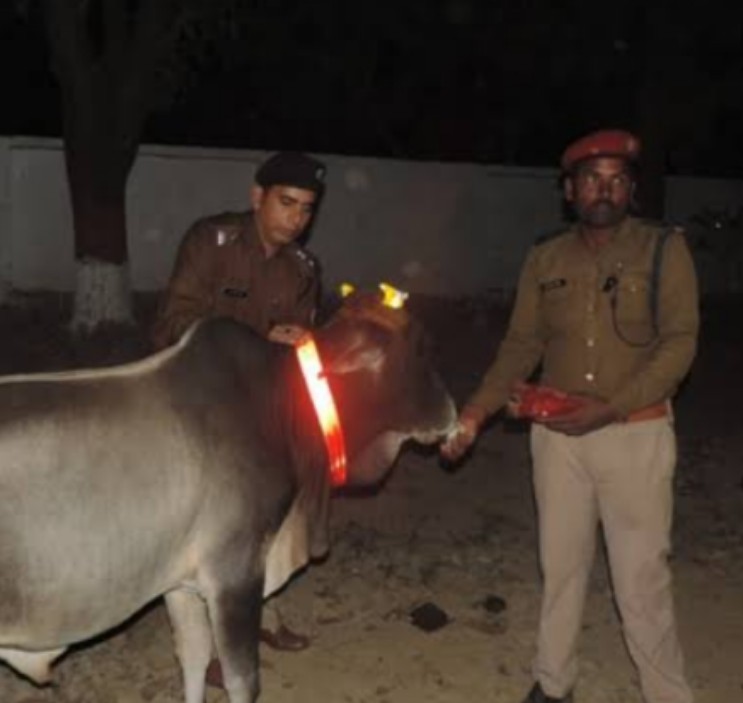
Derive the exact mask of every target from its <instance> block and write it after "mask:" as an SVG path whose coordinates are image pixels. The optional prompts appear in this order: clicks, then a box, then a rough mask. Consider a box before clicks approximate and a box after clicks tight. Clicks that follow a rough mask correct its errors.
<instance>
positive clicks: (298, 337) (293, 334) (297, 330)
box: [268, 325, 309, 346]
mask: <svg viewBox="0 0 743 703" xmlns="http://www.w3.org/2000/svg"><path fill="white" fill-rule="evenodd" d="M308 334H309V332H308V331H307V330H306V329H305V328H304V327H302V326H301V325H274V326H273V327H272V328H271V329H270V330H269V332H268V339H269V340H270V341H271V342H278V343H279V344H288V345H290V346H296V345H297V344H299V343H300V342H301V341H302V340H303V339H304V338H305V337H306V336H307V335H308Z"/></svg>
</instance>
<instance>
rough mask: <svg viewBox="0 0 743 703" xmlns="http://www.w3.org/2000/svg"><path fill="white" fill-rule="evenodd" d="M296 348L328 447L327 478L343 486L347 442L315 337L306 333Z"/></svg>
mask: <svg viewBox="0 0 743 703" xmlns="http://www.w3.org/2000/svg"><path fill="white" fill-rule="evenodd" d="M295 351H296V354H297V360H298V361H299V367H300V368H301V369H302V376H304V382H305V384H306V385H307V390H308V391H309V394H310V398H312V406H313V407H314V408H315V414H316V415H317V419H318V420H319V422H320V427H321V428H322V435H323V438H324V439H325V448H326V449H327V450H328V459H329V461H330V482H331V484H332V485H333V486H343V485H344V484H345V483H346V478H347V462H346V442H345V440H344V438H343V428H342V427H341V422H340V419H339V418H338V411H337V410H336V408H335V401H334V400H333V394H332V392H331V391H330V386H329V385H328V381H327V379H326V378H325V374H324V370H323V366H322V361H321V360H320V354H319V353H318V351H317V345H316V344H315V340H314V338H313V337H312V336H311V335H308V336H307V337H306V338H305V339H304V341H302V342H301V343H300V344H298V345H297V346H296V347H295Z"/></svg>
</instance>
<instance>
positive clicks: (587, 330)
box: [469, 218, 699, 416]
mask: <svg viewBox="0 0 743 703" xmlns="http://www.w3.org/2000/svg"><path fill="white" fill-rule="evenodd" d="M661 232H662V228H661V227H659V226H657V225H653V224H650V223H647V222H645V221H642V220H638V219H635V218H627V219H626V220H625V221H624V222H623V223H622V224H621V225H620V226H619V227H618V228H617V230H616V231H615V232H614V233H613V235H612V238H611V240H610V241H609V242H608V243H607V244H606V246H604V247H603V248H602V249H601V250H600V251H599V252H598V253H594V252H592V251H591V250H589V248H588V247H587V246H586V244H585V243H584V241H583V239H582V237H581V235H580V233H579V231H578V229H577V227H574V228H571V229H569V230H567V231H566V232H564V233H563V234H561V235H559V236H558V237H555V238H553V239H550V240H548V241H546V242H544V243H542V244H539V245H537V246H535V247H533V248H532V250H531V251H530V252H529V254H528V256H527V259H526V262H525V264H524V267H523V269H522V271H521V275H520V279H519V284H518V291H517V295H516V302H515V305H514V309H513V312H512V315H511V320H510V323H509V328H508V331H507V334H506V337H505V339H504V340H503V342H502V344H501V346H500V348H499V350H498V354H497V356H496V359H495V361H494V362H493V364H492V366H491V367H490V369H489V370H488V372H487V373H486V374H485V377H484V378H483V381H482V384H481V385H480V387H479V388H478V389H477V391H476V392H475V393H474V395H473V396H472V398H471V399H470V401H469V402H470V403H471V404H473V405H477V406H479V407H481V408H483V409H485V410H486V411H487V412H489V413H492V412H495V411H496V410H498V409H499V408H500V407H502V406H503V405H504V404H505V402H506V401H507V398H508V390H509V388H510V386H511V384H512V383H513V382H514V381H516V380H524V379H526V378H528V377H529V376H530V375H531V374H532V373H533V371H534V370H535V369H536V368H537V366H538V364H539V363H540V361H541V362H542V376H541V382H542V383H545V384H547V385H550V386H553V387H556V388H559V389H561V390H563V391H566V392H569V393H587V394H591V395H596V396H599V397H601V398H603V399H604V400H606V401H607V402H609V403H610V404H611V405H612V406H613V407H614V408H615V410H617V412H618V413H619V414H620V416H626V415H628V414H629V413H631V412H633V411H635V410H639V409H641V408H644V407H647V406H649V405H652V404H654V403H657V402H660V401H662V400H665V399H667V398H669V397H671V395H673V393H674V391H675V390H676V388H677V386H678V384H679V383H680V381H681V380H682V379H683V377H684V376H685V375H686V373H687V371H688V369H689V367H690V365H691V362H692V360H693V358H694V354H695V352H696V340H697V334H698V329H699V312H698V292H697V281H696V275H695V272H694V265H693V262H692V258H691V255H690V252H689V250H688V247H687V245H686V242H685V240H684V237H683V235H682V234H681V233H680V232H675V233H672V234H671V235H670V236H669V237H668V240H667V241H666V243H665V247H664V251H663V258H662V267H661V273H660V281H659V289H658V295H659V307H658V311H659V314H658V333H657V335H656V334H655V329H654V326H653V318H652V312H651V304H650V281H651V269H652V260H653V252H654V248H655V243H656V241H657V239H658V236H659V235H660V233H661Z"/></svg>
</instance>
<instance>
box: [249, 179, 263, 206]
mask: <svg viewBox="0 0 743 703" xmlns="http://www.w3.org/2000/svg"><path fill="white" fill-rule="evenodd" d="M265 196H266V189H265V188H262V187H261V186H259V185H253V186H251V188H250V205H251V207H252V208H253V210H259V209H260V207H261V205H262V204H263V199H264V198H265Z"/></svg>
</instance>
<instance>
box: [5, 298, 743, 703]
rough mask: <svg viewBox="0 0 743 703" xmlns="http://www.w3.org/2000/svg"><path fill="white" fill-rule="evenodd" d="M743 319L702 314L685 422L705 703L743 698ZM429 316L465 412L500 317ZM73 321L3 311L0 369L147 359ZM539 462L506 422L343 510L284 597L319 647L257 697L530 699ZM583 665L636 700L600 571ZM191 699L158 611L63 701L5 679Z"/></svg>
mask: <svg viewBox="0 0 743 703" xmlns="http://www.w3.org/2000/svg"><path fill="white" fill-rule="evenodd" d="M739 303H740V301H737V302H734V303H730V304H727V305H717V306H709V307H707V308H706V309H705V316H704V320H705V324H704V333H703V337H702V344H701V348H700V352H699V356H698V359H697V363H696V365H695V367H694V370H693V373H692V375H691V377H690V379H689V381H688V382H687V383H686V384H685V386H684V388H683V391H682V393H681V396H680V398H679V400H678V402H677V405H676V409H677V426H678V430H679V449H680V452H679V454H680V461H679V467H678V471H677V477H676V484H675V485H676V495H677V503H676V519H675V528H674V554H673V567H674V572H675V588H676V601H677V611H678V618H679V623H680V630H681V636H682V640H683V644H684V647H685V651H686V658H687V668H688V673H689V677H690V679H691V682H692V684H693V687H694V689H695V691H696V694H697V701H698V703H733V702H735V701H743V667H741V664H742V663H743V461H741V458H742V457H743V432H741V430H742V429H743V421H742V420H743V411H742V410H741V399H743V373H741V360H743V353H742V352H743V333H741V331H740V330H739V329H738V328H734V327H732V325H731V323H730V321H731V320H736V319H738V317H739V312H740V304H739ZM414 304H415V305H417V307H418V312H419V314H420V315H421V317H423V319H424V320H425V321H426V323H427V326H428V328H429V332H430V333H431V335H432V337H433V339H434V342H435V344H436V348H437V355H438V363H439V367H440V368H441V370H442V373H443V375H444V376H445V379H446V380H447V382H448V384H449V386H450V388H451V390H452V393H453V394H454V396H455V398H456V399H457V400H458V401H460V400H462V399H463V398H464V396H465V395H466V393H467V392H468V391H469V390H471V389H472V387H473V386H474V384H475V383H476V381H477V379H478V378H479V376H480V374H481V373H482V371H483V369H484V368H485V366H486V364H487V363H488V361H489V359H490V356H491V354H492V352H493V350H494V348H495V346H496V344H497V341H498V339H499V338H500V336H501V334H502V330H503V325H504V318H505V315H504V312H503V310H502V309H499V308H497V307H490V306H488V305H486V304H485V303H484V302H482V301H479V302H478V301H432V300H425V301H424V300H418V301H414ZM63 308H64V306H63V305H61V304H58V303H54V299H52V302H51V303H50V302H49V301H48V300H47V301H46V303H45V304H44V305H43V306H39V305H38V303H31V302H29V301H26V302H25V304H23V305H22V306H21V307H20V308H14V309H4V310H2V311H0V331H1V332H2V339H3V344H2V348H1V349H0V372H2V373H8V372H15V371H30V370H40V369H47V368H68V367H71V366H88V365H98V364H105V363H115V362H119V361H123V360H125V359H128V358H133V357H136V356H138V355H141V354H142V353H143V352H144V349H145V345H144V341H143V336H142V334H141V329H140V330H135V331H134V332H130V333H127V334H120V333H115V332H110V333H108V334H104V335H100V336H99V337H98V338H96V339H94V340H88V341H87V342H86V343H75V342H73V341H72V340H70V339H69V337H68V336H67V334H66V333H65V330H64V327H63V326H62V325H61V323H60V319H61V317H62V313H63ZM146 318H147V314H146V312H145V313H143V316H142V319H144V320H146ZM526 445H527V442H526V434H525V428H524V427H523V426H519V425H516V424H506V425H504V424H503V423H501V422H498V423H495V424H494V425H493V426H492V427H491V428H490V429H489V430H488V431H487V432H486V434H485V435H484V436H483V437H482V439H481V441H480V442H479V443H478V445H477V447H476V451H475V453H474V454H473V455H472V456H471V457H470V458H469V460H468V461H467V462H466V463H464V464H463V465H462V466H460V467H458V468H456V470H452V469H450V468H447V467H444V466H442V464H441V463H440V461H439V459H438V457H437V455H436V453H435V452H432V451H425V450H420V449H416V448H413V447H411V448H408V449H406V450H405V451H404V452H403V454H402V456H401V457H400V459H399V461H398V463H397V465H396V467H395V469H394V471H393V473H392V474H391V475H390V478H389V480H388V481H387V482H386V483H385V484H384V485H383V486H382V487H381V488H380V490H379V491H378V492H377V494H376V495H374V496H371V497H364V498H347V497H346V498H338V499H336V502H335V505H334V545H333V549H332V553H331V555H330V557H329V558H328V560H327V561H326V562H325V563H322V564H317V565H313V566H312V567H311V568H309V569H308V570H307V571H306V572H305V573H303V574H301V575H300V576H299V577H298V578H296V579H295V580H294V581H293V582H292V583H291V584H290V586H289V588H288V589H287V590H286V591H285V592H284V593H283V594H281V595H280V596H279V598H280V603H281V606H282V609H283V612H284V614H285V616H286V619H287V621H288V622H289V623H290V624H291V625H292V626H294V627H295V628H296V629H299V630H302V631H305V632H307V633H309V634H310V635H311V636H312V640H313V642H312V646H311V647H310V648H309V649H308V650H306V651H305V652H302V653H299V654H280V653H276V652H274V651H272V650H269V649H266V648H265V647H263V648H262V649H261V661H262V685H263V688H262V696H261V699H260V700H261V701H265V703H300V702H301V703H305V702H306V701H326V702H327V703H424V702H425V703H473V702H478V703H479V702H481V701H483V702H484V701H489V702H490V703H514V702H518V701H520V700H521V698H522V696H523V695H524V692H525V691H526V689H527V688H528V687H529V686H530V685H531V676H530V673H529V667H530V660H531V657H532V655H533V644H534V633H535V627H536V622H537V612H538V606H539V572H538V567H537V553H536V538H535V518H534V508H533V501H532V494H531V487H530V469H529V457H528V453H527V446H526ZM71 509H74V506H71ZM420 606H423V607H422V609H421V610H420V611H418V612H419V617H418V618H416V617H415V616H414V613H415V612H416V608H419V607H420ZM421 614H422V615H426V614H428V615H429V617H428V619H426V618H423V617H422V615H421ZM426 625H429V626H436V625H438V629H433V630H430V631H429V629H430V628H429V629H426V627H425V626H426ZM581 654H582V665H581V678H580V682H579V684H578V687H577V690H576V701H578V702H584V703H585V702H588V703H639V702H640V700H641V699H640V696H639V693H638V689H637V680H636V676H635V673H634V671H633V668H632V666H631V664H630V662H629V659H628V655H627V653H626V650H625V647H624V645H623V642H622V638H621V633H620V627H619V622H618V618H617V614H616V612H615V608H614V605H613V602H612V598H611V592H610V587H609V580H608V574H607V569H606V565H605V561H604V558H603V554H599V557H598V559H597V561H596V568H595V570H594V574H593V578H592V582H591V588H590V596H589V599H588V604H587V608H586V613H585V626H584V631H583V635H582V639H581ZM182 700H183V698H182V692H181V683H180V675H179V670H178V666H177V664H176V661H175V658H174V654H173V647H172V641H171V636H170V631H169V627H168V623H167V620H166V617H165V612H164V608H163V606H162V605H161V604H160V603H155V604H153V605H152V606H150V607H149V608H147V609H146V610H145V611H144V612H143V613H141V614H139V615H138V616H137V617H135V618H134V619H133V620H132V621H131V622H130V623H127V624H126V626H124V627H122V628H120V629H119V630H118V631H117V632H116V633H113V634H109V635H108V636H106V637H102V638H100V639H98V640H96V641H95V642H92V643H87V644H85V645H82V646H80V647H78V648H75V649H74V650H72V651H71V652H70V653H68V654H67V655H66V656H65V657H64V658H63V659H62V660H61V661H60V662H59V663H58V665H57V667H56V683H55V686H54V687H53V688H50V689H43V690H41V689H36V688H34V687H33V686H32V685H31V684H29V683H28V682H27V681H25V680H23V679H21V678H19V677H18V676H17V675H15V674H14V673H13V672H12V671H11V670H10V669H8V668H6V667H0V703H42V702H43V703H112V702H115V703H181V702H182ZM223 701H224V702H225V703H226V696H225V695H224V694H223V693H222V692H220V691H217V690H213V689H212V690H210V691H209V693H208V703H220V702H223Z"/></svg>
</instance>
